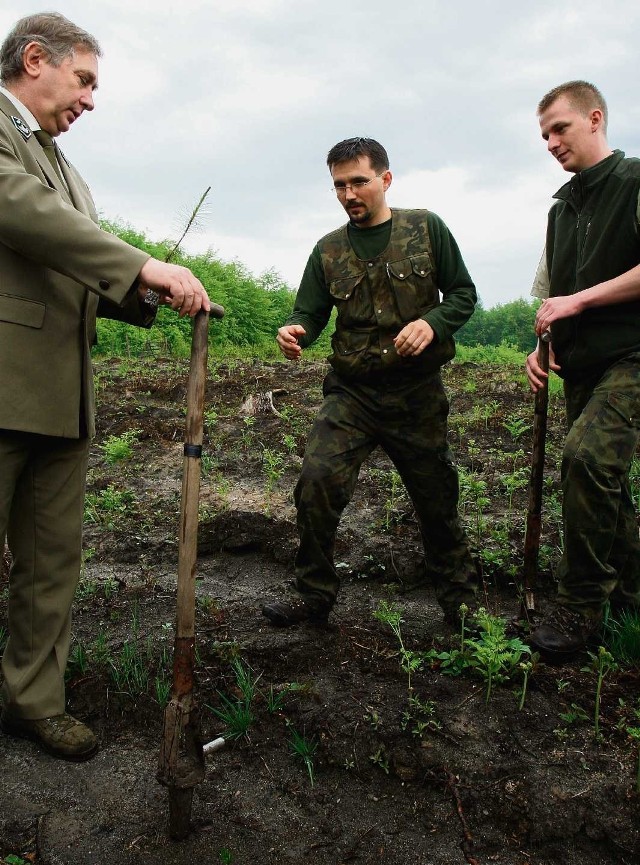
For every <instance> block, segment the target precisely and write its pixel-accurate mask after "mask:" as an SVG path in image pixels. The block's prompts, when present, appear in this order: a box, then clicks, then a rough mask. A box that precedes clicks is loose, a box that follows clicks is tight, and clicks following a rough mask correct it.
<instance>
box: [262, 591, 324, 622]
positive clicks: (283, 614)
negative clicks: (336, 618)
mask: <svg viewBox="0 0 640 865" xmlns="http://www.w3.org/2000/svg"><path fill="white" fill-rule="evenodd" d="M330 611H331V607H330V606H329V604H327V603H323V602H322V601H319V600H316V599H315V598H313V599H309V600H307V599H305V598H302V597H300V598H290V599H289V598H288V599H287V600H284V601H271V602H270V603H268V604H265V605H264V606H263V608H262V615H263V616H265V618H267V619H268V620H269V624H270V625H274V626H275V627H276V628H290V627H291V625H299V624H300V623H301V622H311V623H312V624H315V625H326V624H327V619H328V617H329V613H330Z"/></svg>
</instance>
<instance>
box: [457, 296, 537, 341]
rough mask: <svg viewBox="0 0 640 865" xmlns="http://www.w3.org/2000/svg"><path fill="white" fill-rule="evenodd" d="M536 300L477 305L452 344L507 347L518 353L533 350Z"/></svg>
mask: <svg viewBox="0 0 640 865" xmlns="http://www.w3.org/2000/svg"><path fill="white" fill-rule="evenodd" d="M539 305H540V301H539V300H531V301H528V300H522V299H519V300H512V301H511V302H510V303H503V304H498V305H497V306H493V307H491V309H484V307H483V306H482V304H481V303H478V305H477V307H476V310H475V312H474V313H473V315H472V316H471V318H470V319H469V321H468V322H467V323H466V324H465V325H464V326H463V327H461V328H460V330H459V331H458V333H457V334H456V342H459V343H460V344H461V345H468V346H486V345H496V346H497V345H503V344H505V345H511V346H513V347H514V348H517V349H518V350H519V351H524V352H527V354H528V353H529V352H530V351H533V349H534V348H535V346H536V335H535V333H534V330H533V322H534V319H535V316H536V310H537V309H538V306H539Z"/></svg>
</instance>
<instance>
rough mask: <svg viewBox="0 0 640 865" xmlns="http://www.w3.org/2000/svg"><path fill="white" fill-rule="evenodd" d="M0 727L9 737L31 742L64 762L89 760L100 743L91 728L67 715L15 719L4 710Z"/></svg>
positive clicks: (0, 717) (0, 719)
mask: <svg viewBox="0 0 640 865" xmlns="http://www.w3.org/2000/svg"><path fill="white" fill-rule="evenodd" d="M0 727H2V730H3V731H4V732H5V733H8V734H9V735H10V736H19V737H20V738H21V739H31V740H32V741H34V742H36V743H37V744H38V745H40V746H41V747H42V748H44V750H45V751H48V752H49V754H52V755H53V756H54V757H62V759H63V760H88V759H89V757H93V755H94V754H95V753H96V751H97V750H98V740H97V739H96V737H95V735H94V733H93V732H92V731H91V730H90V729H89V727H87V725H86V724H83V723H82V722H81V721H78V720H77V719H76V718H74V717H73V716H72V715H68V714H67V713H66V712H65V713H64V714H63V715H54V716H53V717H52V718H38V719H37V720H31V719H28V718H16V717H15V716H13V715H11V714H10V713H9V712H8V711H7V710H6V709H5V710H4V711H3V712H2V716H0Z"/></svg>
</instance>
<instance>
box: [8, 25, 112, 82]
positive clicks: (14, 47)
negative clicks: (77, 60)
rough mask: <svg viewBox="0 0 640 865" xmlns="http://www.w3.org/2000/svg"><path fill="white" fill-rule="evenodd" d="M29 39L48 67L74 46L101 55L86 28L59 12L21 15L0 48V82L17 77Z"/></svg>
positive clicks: (58, 63)
mask: <svg viewBox="0 0 640 865" xmlns="http://www.w3.org/2000/svg"><path fill="white" fill-rule="evenodd" d="M30 42H37V43H38V45H40V46H41V47H42V49H43V50H44V52H45V53H46V55H47V57H48V59H49V63H51V65H52V66H60V64H61V63H62V62H63V60H66V59H67V57H71V56H73V52H74V50H75V49H76V48H77V47H79V46H80V47H82V48H84V49H85V50H86V51H90V52H91V53H92V54H95V56H96V57H101V56H102V49H101V48H100V45H99V44H98V41H97V39H95V38H94V37H93V36H92V35H91V34H90V33H87V31H86V30H83V29H82V28H81V27H78V26H76V25H75V24H73V23H72V22H71V21H69V19H68V18H65V17H64V15H60V13H59V12H40V13H39V14H37V15H28V16H27V17H26V18H21V19H20V20H19V21H18V22H17V24H15V25H14V27H13V29H12V30H11V32H10V33H9V35H8V36H7V37H6V39H5V40H4V42H3V43H2V46H1V47H0V80H1V81H2V82H3V83H6V82H8V81H12V80H14V79H16V78H19V77H20V76H21V75H22V73H23V72H24V60H23V57H24V51H25V48H26V47H27V45H29V43H30Z"/></svg>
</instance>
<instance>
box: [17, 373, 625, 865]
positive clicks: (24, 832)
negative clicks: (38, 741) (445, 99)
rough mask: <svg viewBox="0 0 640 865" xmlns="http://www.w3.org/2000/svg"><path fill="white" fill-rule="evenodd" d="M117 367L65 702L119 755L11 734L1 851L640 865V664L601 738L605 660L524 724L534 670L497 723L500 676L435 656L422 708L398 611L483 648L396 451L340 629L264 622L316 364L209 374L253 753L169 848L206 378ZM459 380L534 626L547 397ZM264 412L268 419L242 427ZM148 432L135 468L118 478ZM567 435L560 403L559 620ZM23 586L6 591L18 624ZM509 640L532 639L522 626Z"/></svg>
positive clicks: (108, 859) (204, 607)
mask: <svg viewBox="0 0 640 865" xmlns="http://www.w3.org/2000/svg"><path fill="white" fill-rule="evenodd" d="M97 372H98V399H99V404H100V405H99V412H100V416H99V433H98V438H97V440H96V443H95V445H94V447H93V452H92V453H93V456H92V460H91V468H90V474H89V486H88V500H87V511H86V514H87V521H86V531H85V550H86V562H85V566H84V570H83V574H82V577H81V581H80V585H79V589H78V596H77V603H76V608H75V619H74V648H73V652H72V658H71V663H70V666H69V682H68V697H69V708H70V711H72V712H73V713H74V714H76V715H78V716H79V717H81V718H82V719H84V720H86V721H87V722H88V723H89V724H91V725H92V726H93V728H94V729H95V730H96V731H97V733H98V734H99V736H100V740H101V749H100V752H99V754H98V755H97V756H96V757H95V758H94V759H93V760H91V761H90V762H88V763H84V764H70V763H65V762H62V761H57V760H54V759H52V758H51V757H49V756H47V755H46V754H43V753H42V752H40V751H38V750H37V748H36V747H35V746H34V745H33V744H31V743H28V742H24V741H20V740H14V739H10V738H8V737H6V736H1V735H0V855H2V856H3V857H5V859H6V857H9V859H8V861H9V862H11V861H12V859H11V856H14V857H20V858H19V859H14V860H13V861H14V862H20V861H21V860H24V861H25V862H34V863H43V865H44V863H47V865H88V863H96V865H98V863H99V865H103V863H112V862H117V863H119V865H129V863H131V865H133V863H136V865H137V863H149V865H156V863H157V865H160V863H163V865H172V863H175V865H187V863H207V865H215V863H233V865H241V863H242V865H244V863H257V862H260V863H265V865H269V863H281V862H294V863H317V865H336V863H351V862H353V863H360V865H365V863H376V862H381V863H382V862H384V863H386V865H457V863H461V865H464V863H474V862H477V863H482V865H484V863H489V862H496V863H503V865H526V863H529V865H549V863H558V865H578V863H580V865H585V863H602V865H608V863H612V865H613V863H621V865H622V863H624V865H632V863H637V862H638V861H640V819H639V817H640V796H638V794H637V793H636V792H635V783H636V760H637V749H636V746H635V745H634V743H633V741H632V740H631V739H630V738H629V735H628V733H627V727H629V726H640V721H639V720H638V717H640V715H639V714H637V713H638V710H639V709H640V703H639V702H638V671H637V669H634V668H629V667H628V666H626V667H621V669H620V670H619V671H618V672H616V673H611V674H609V675H608V676H607V677H606V678H605V680H604V684H603V689H602V710H601V718H600V724H601V736H600V738H599V739H596V737H595V735H594V725H593V714H594V700H595V684H596V679H595V674H594V673H593V672H592V671H589V670H586V671H585V670H583V669H582V668H583V667H585V665H588V664H589V663H590V659H589V657H588V656H587V655H586V654H585V655H584V656H582V657H580V658H577V659H576V660H575V661H574V662H572V663H571V664H570V665H567V666H565V667H562V668H554V667H550V666H546V665H544V664H542V663H538V664H537V665H536V666H535V667H534V670H533V673H532V675H531V677H530V680H529V686H528V690H527V692H526V698H525V701H524V706H523V708H522V709H521V710H519V709H518V705H519V696H520V690H519V689H521V687H522V671H521V670H520V669H517V670H516V671H515V673H514V674H513V676H512V677H511V678H510V680H509V681H506V682H503V683H501V684H500V683H498V684H496V685H494V687H493V691H492V694H491V697H490V699H489V701H488V702H486V699H485V698H486V684H485V682H484V681H483V680H482V679H481V678H480V677H479V676H475V677H474V676H473V675H470V674H469V673H464V674H463V675H460V676H458V677H451V676H446V675H444V674H443V672H442V669H438V663H437V662H435V663H434V662H431V663H429V662H428V661H427V660H426V659H423V658H422V656H420V660H422V663H421V666H420V668H419V669H417V670H416V671H414V673H413V674H412V678H411V688H412V690H409V687H408V681H407V674H406V673H405V672H403V670H402V669H401V666H400V661H401V658H400V654H399V644H398V641H397V639H396V638H395V637H394V635H393V633H392V630H391V628H390V627H389V626H388V625H387V624H384V623H383V622H381V621H379V620H378V619H376V618H374V616H373V612H374V611H375V610H376V609H377V608H378V607H379V605H380V603H381V602H385V603H387V604H392V605H397V606H398V607H399V608H401V610H402V619H403V622H402V638H403V641H404V645H405V647H406V648H407V649H408V650H409V651H412V652H416V653H422V652H426V651H428V650H429V649H431V648H435V649H436V650H437V651H438V652H442V651H445V650H450V649H451V648H452V647H455V646H457V645H458V644H459V639H460V637H459V635H456V634H455V633H453V632H452V631H451V629H450V628H448V627H447V626H446V625H444V624H443V622H442V616H441V611H440V610H439V608H438V606H437V604H436V602H435V599H434V596H433V593H432V591H431V590H430V588H429V587H425V586H424V585H423V586H420V585H419V584H420V581H421V580H422V579H423V563H422V559H421V548H420V542H419V534H418V531H417V526H416V523H415V519H414V517H413V515H412V512H411V508H410V505H409V503H408V502H407V500H406V498H405V497H404V493H403V491H402V489H401V487H400V488H399V487H398V484H397V482H396V479H394V475H393V473H392V472H391V465H390V463H389V462H388V461H387V459H386V457H385V455H384V454H383V453H381V452H379V451H378V452H376V453H375V454H374V455H373V458H372V459H371V460H370V461H369V463H368V464H367V466H366V467H365V468H364V469H363V471H362V474H361V478H360V483H359V485H358V489H357V493H356V497H355V499H354V501H353V503H352V504H351V505H350V506H349V508H348V510H347V512H346V513H345V517H344V520H343V524H342V527H341V531H340V535H339V539H338V544H337V550H336V561H338V562H339V563H340V571H341V574H342V575H343V577H344V586H343V590H342V592H341V595H340V598H339V603H338V605H337V606H336V608H335V611H334V614H332V616H331V618H330V624H329V627H328V628H327V629H322V628H318V627H315V626H312V625H304V626H300V627H297V628H293V629H290V630H277V629H273V628H270V627H269V626H268V625H267V624H266V621H265V620H264V619H263V617H262V616H261V615H260V605H261V603H262V602H264V601H265V600H267V599H272V598H276V597H279V596H282V594H283V592H285V591H288V582H289V581H290V580H291V576H292V561H293V555H294V551H295V545H296V533H295V514H294V510H293V507H292V495H291V494H292V489H293V486H294V484H295V480H296V477H297V474H298V471H299V467H300V463H301V458H302V454H303V450H304V441H305V438H306V434H307V431H308V429H309V426H310V423H311V421H312V419H313V416H314V414H315V412H316V410H317V407H318V405H319V402H320V399H321V382H322V377H323V372H324V367H323V365H322V364H317V363H316V364H314V363H303V364H300V365H292V364H285V363H271V364H268V363H258V362H253V363H251V362H237V363H232V362H228V363H215V362H210V374H209V381H208V384H207V399H206V409H207V411H206V428H205V451H206V453H205V457H204V459H203V481H202V488H201V497H200V498H201V504H200V515H201V521H200V531H199V558H198V567H197V578H198V579H197V615H196V622H197V651H198V663H197V677H198V683H199V690H198V695H199V702H200V705H201V706H202V724H203V732H204V737H205V739H206V740H209V739H213V738H215V737H216V736H218V735H219V734H221V733H223V732H225V724H224V722H223V721H222V720H221V719H220V717H219V716H218V715H216V714H215V712H214V710H215V709H217V710H220V709H221V708H222V709H223V708H224V705H225V703H224V700H223V699H222V696H221V695H225V696H226V698H227V700H231V701H232V702H236V701H237V700H238V699H240V697H241V694H240V691H239V688H238V682H237V678H236V675H235V673H234V669H233V666H232V664H233V663H234V661H235V663H236V664H237V662H238V660H239V661H240V662H241V664H242V668H243V669H245V670H249V671H250V672H252V674H253V676H254V677H259V679H258V682H257V686H256V691H257V693H256V696H255V697H254V699H253V701H252V703H251V711H252V714H253V716H254V718H253V721H252V722H251V724H250V726H249V728H248V731H247V733H246V735H241V736H240V737H239V738H238V739H235V740H231V739H228V740H227V743H226V745H225V747H224V748H223V749H222V750H220V751H217V752H216V753H215V754H214V755H212V756H211V757H209V758H208V760H207V774H206V778H205V780H204V782H203V783H202V784H200V785H199V786H198V787H196V789H195V794H194V800H193V810H192V818H193V831H192V833H191V835H190V836H189V838H188V839H187V840H185V841H182V842H176V841H171V840H169V838H168V835H167V817H168V806H167V793H166V790H165V789H164V788H163V787H161V786H160V785H159V784H158V782H157V781H156V777H155V774H156V768H157V760H158V751H159V745H160V738H161V732H162V721H163V708H162V706H161V703H162V702H163V700H164V698H165V696H166V688H167V681H168V673H167V670H168V669H170V656H171V652H172V647H173V626H174V620H175V583H176V574H177V557H178V554H177V540H176V537H177V525H178V514H179V507H180V489H181V473H182V441H183V437H184V433H183V429H184V414H185V394H186V379H187V374H188V362H187V361H175V360H172V361H157V360H154V361H153V362H145V363H141V362H139V361H137V360H130V361H115V360H100V361H98V363H97ZM445 380H446V384H447V387H448V390H449V393H450V395H451V423H450V438H451V444H452V447H453V449H454V451H455V454H456V457H457V461H458V464H459V466H460V468H461V480H462V497H461V510H462V512H463V515H464V519H465V523H466V525H467V527H468V530H469V535H470V538H471V540H472V543H473V544H474V548H475V551H476V553H477V555H478V562H479V567H480V569H481V572H482V576H483V603H484V605H485V606H486V607H487V608H488V609H489V610H490V611H491V612H492V613H495V614H500V615H503V616H504V617H506V618H507V619H508V620H514V621H515V619H517V617H518V611H519V595H520V594H521V586H520V580H521V565H522V549H523V537H524V526H525V514H526V507H527V489H526V483H527V479H528V460H529V454H530V448H531V429H530V426H531V422H532V416H533V413H532V400H531V398H530V396H529V395H528V394H527V390H526V386H525V384H524V380H523V377H522V375H521V374H520V371H519V370H514V369H513V368H509V367H499V366H493V367H492V366H478V365H474V364H454V365H451V366H450V367H449V368H448V369H447V370H446V373H445ZM269 392H271V395H272V396H271V398H272V400H273V406H274V408H275V411H271V409H270V408H269V402H270V400H269V398H268V397H265V394H268V393H269ZM247 397H253V404H254V409H256V413H255V414H250V413H249V414H248V413H247V411H250V410H251V406H249V407H248V408H247V407H246V406H245V408H244V409H243V408H242V407H243V404H245V401H246V399H247ZM256 406H257V408H256ZM131 430H135V431H137V432H136V433H135V434H134V435H133V436H132V445H131V447H132V452H133V453H132V455H131V456H130V457H128V458H125V459H120V460H118V461H115V462H109V459H108V457H109V454H110V453H111V454H112V453H113V449H114V447H116V448H117V444H118V442H122V441H123V436H125V434H126V433H127V432H129V431H131ZM113 436H117V437H118V442H116V444H115V445H114V442H113V439H110V438H109V437H113ZM562 438H563V419H562V404H561V400H560V399H559V398H555V399H553V400H552V404H551V409H550V430H549V437H548V442H549V447H548V457H547V480H546V483H545V508H546V510H545V522H544V528H543V538H542V549H541V557H540V587H539V591H538V593H537V600H538V604H539V606H540V607H542V608H544V606H545V604H546V603H547V599H548V598H551V597H552V596H553V591H554V586H553V581H552V578H551V576H550V574H551V569H552V566H553V564H554V562H555V561H556V560H557V556H558V551H559V544H560V540H559V535H558V523H559V505H558V490H557V487H558V468H559V462H558V454H559V447H560V445H561V442H562ZM415 584H418V588H414V589H412V585H415ZM6 589H7V577H6V572H5V573H4V574H3V577H2V583H1V584H0V592H1V596H0V626H1V625H2V623H3V622H4V614H5V607H6V595H7V591H6ZM510 629H511V630H510V633H511V634H512V635H514V636H515V635H516V634H519V635H520V636H522V637H525V638H526V630H527V627H526V624H525V623H522V622H520V623H519V624H518V623H515V624H512V625H510ZM523 660H524V659H523ZM292 683H293V684H292ZM290 686H291V687H290ZM410 696H411V697H412V698H413V699H414V700H419V701H420V702H421V704H422V708H419V707H416V704H415V703H414V704H413V706H411V705H410V704H409V697H410ZM274 703H275V705H274ZM407 712H409V714H410V715H411V717H409V718H407V716H406V713H407ZM561 714H562V715H564V717H561ZM296 735H297V736H298V741H300V739H302V740H303V742H306V743H307V744H308V746H309V747H310V749H311V750H313V748H314V746H315V752H314V753H313V754H312V756H311V757H310V760H311V767H310V769H309V768H308V767H307V765H305V763H304V761H303V759H302V758H301V757H300V755H299V754H296V753H294V750H293V747H292V742H293V740H294V739H295V737H296ZM312 779H313V783H312Z"/></svg>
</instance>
